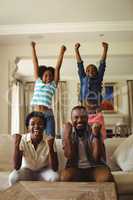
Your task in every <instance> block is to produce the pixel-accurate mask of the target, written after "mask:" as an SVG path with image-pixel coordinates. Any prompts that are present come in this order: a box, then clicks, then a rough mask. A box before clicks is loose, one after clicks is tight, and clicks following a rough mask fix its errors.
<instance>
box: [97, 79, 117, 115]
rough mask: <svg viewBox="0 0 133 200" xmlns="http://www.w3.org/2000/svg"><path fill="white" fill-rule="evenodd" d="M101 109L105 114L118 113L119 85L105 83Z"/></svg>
mask: <svg viewBox="0 0 133 200" xmlns="http://www.w3.org/2000/svg"><path fill="white" fill-rule="evenodd" d="M102 96H103V99H102V102H101V109H102V111H103V112H105V113H116V112H117V111H118V99H117V84H116V83H104V84H103V89H102Z"/></svg>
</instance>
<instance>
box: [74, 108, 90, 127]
mask: <svg viewBox="0 0 133 200" xmlns="http://www.w3.org/2000/svg"><path fill="white" fill-rule="evenodd" d="M71 120H72V125H73V126H74V127H75V128H76V129H77V130H78V131H83V130H85V129H86V126H87V125H88V114H87V111H86V108H85V107H84V106H75V107H73V109H72V112H71Z"/></svg>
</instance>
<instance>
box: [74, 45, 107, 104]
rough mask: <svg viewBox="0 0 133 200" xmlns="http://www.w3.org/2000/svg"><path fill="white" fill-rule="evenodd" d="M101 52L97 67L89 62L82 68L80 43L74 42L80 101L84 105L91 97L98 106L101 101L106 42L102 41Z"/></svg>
mask: <svg viewBox="0 0 133 200" xmlns="http://www.w3.org/2000/svg"><path fill="white" fill-rule="evenodd" d="M102 47H103V53H102V56H101V60H100V65H99V69H97V67H96V66H95V65H94V64H89V65H87V67H86V70H85V69H84V65H83V61H82V58H81V55H80V52H79V48H80V44H79V43H76V44H75V53H76V60H77V66H78V74H79V79H80V101H81V104H82V105H83V106H85V107H86V103H87V101H88V100H89V99H90V98H91V99H92V98H93V99H95V100H96V101H97V105H98V106H100V104H101V101H102V94H101V92H102V81H103V76H104V72H105V68H106V57H107V51H108V44H107V43H106V42H103V43H102Z"/></svg>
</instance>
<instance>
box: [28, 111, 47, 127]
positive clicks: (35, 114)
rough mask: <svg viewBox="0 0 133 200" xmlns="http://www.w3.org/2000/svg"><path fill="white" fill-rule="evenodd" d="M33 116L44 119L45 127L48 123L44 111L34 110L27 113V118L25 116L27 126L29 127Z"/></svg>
mask: <svg viewBox="0 0 133 200" xmlns="http://www.w3.org/2000/svg"><path fill="white" fill-rule="evenodd" d="M33 117H39V118H40V119H42V120H43V122H44V127H45V125H46V120H45V118H44V115H43V113H42V112H37V111H33V112H31V113H29V114H27V116H26V118H25V126H26V128H28V126H29V122H30V119H31V118H33Z"/></svg>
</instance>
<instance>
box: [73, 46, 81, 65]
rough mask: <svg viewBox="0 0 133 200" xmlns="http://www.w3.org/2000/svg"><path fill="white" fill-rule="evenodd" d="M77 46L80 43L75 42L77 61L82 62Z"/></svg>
mask: <svg viewBox="0 0 133 200" xmlns="http://www.w3.org/2000/svg"><path fill="white" fill-rule="evenodd" d="M79 47H80V44H79V43H76V44H75V54H76V60H77V63H81V62H82V59H81V55H80V53H79Z"/></svg>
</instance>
